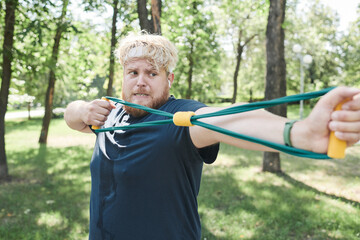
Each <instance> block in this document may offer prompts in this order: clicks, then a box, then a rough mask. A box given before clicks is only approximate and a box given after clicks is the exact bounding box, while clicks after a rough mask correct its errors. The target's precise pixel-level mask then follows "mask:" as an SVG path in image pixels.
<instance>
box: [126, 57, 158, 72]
mask: <svg viewBox="0 0 360 240" xmlns="http://www.w3.org/2000/svg"><path fill="white" fill-rule="evenodd" d="M124 67H125V68H139V67H145V68H146V69H149V70H157V69H158V68H157V66H156V64H155V62H154V61H153V60H152V59H148V58H131V59H129V60H128V61H127V62H126V63H125V64H124Z"/></svg>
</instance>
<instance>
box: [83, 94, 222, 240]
mask: <svg viewBox="0 0 360 240" xmlns="http://www.w3.org/2000/svg"><path fill="white" fill-rule="evenodd" d="M204 106H205V105H204V104H202V103H199V102H196V101H193V100H177V99H175V98H173V97H170V98H169V100H168V101H167V102H166V104H164V105H163V106H162V107H161V108H159V109H160V110H163V111H167V112H171V113H175V112H177V111H196V110H197V109H199V108H202V107H204ZM162 119H166V117H163V116H159V115H154V114H149V115H146V116H145V117H142V118H133V117H131V116H130V115H128V114H126V113H125V112H124V111H123V109H122V106H121V105H120V104H117V108H116V109H114V110H113V111H112V112H111V113H110V115H109V117H108V120H107V121H106V123H105V125H104V127H111V126H121V125H129V124H134V123H139V122H146V121H153V120H162ZM218 150H219V145H218V144H216V145H213V146H210V147H206V148H202V149H197V148H196V147H195V146H194V145H193V143H192V141H191V139H190V134H189V128H188V127H179V126H175V125H174V124H168V125H162V126H151V127H142V128H135V129H130V130H126V131H122V130H118V131H111V132H103V133H98V134H97V140H96V145H95V148H94V153H93V156H92V159H91V164H90V169H91V179H92V181H91V199H90V235H89V239H94V240H95V239H96V240H98V239H103V240H105V239H124V240H138V239H151V240H162V239H163V240H177V239H181V240H191V239H200V237H201V226H200V219H199V215H198V209H197V207H198V206H197V195H198V193H199V188H200V180H201V172H202V167H203V162H206V163H212V162H213V161H215V159H216V156H217V153H218Z"/></svg>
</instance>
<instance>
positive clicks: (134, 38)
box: [114, 32, 178, 73]
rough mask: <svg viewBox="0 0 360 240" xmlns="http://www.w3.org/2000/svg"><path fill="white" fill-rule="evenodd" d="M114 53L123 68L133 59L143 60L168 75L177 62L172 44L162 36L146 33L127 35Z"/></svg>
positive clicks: (175, 50)
mask: <svg viewBox="0 0 360 240" xmlns="http://www.w3.org/2000/svg"><path fill="white" fill-rule="evenodd" d="M114 53H115V56H117V57H118V59H119V62H120V64H121V65H122V66H123V67H124V66H125V64H127V63H128V62H129V61H131V60H133V59H137V58H145V59H147V60H148V61H149V62H150V63H151V64H153V65H154V67H155V68H156V69H160V68H164V69H165V71H166V72H168V73H170V72H173V71H174V68H175V66H176V62H177V60H178V56H177V49H176V47H175V46H174V44H172V43H171V42H170V41H169V40H168V39H167V38H165V37H163V36H160V35H153V34H148V33H146V32H141V34H130V35H128V36H127V37H125V38H124V39H122V40H121V41H120V44H119V47H118V48H117V49H116V50H115V52H114Z"/></svg>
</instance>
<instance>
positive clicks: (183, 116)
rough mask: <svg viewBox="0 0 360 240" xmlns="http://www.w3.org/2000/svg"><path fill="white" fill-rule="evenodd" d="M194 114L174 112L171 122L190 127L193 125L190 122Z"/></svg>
mask: <svg viewBox="0 0 360 240" xmlns="http://www.w3.org/2000/svg"><path fill="white" fill-rule="evenodd" d="M194 115H195V113H194V112H176V113H174V116H173V122H174V124H175V125H176V126H181V127H191V126H194V124H192V123H191V117H192V116H194Z"/></svg>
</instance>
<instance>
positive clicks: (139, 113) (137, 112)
mask: <svg viewBox="0 0 360 240" xmlns="http://www.w3.org/2000/svg"><path fill="white" fill-rule="evenodd" d="M131 96H132V94H130V95H129V94H125V93H124V92H122V98H123V99H124V100H125V101H127V102H131ZM168 99H169V88H164V91H163V92H162V94H161V95H160V97H158V98H153V99H152V101H151V102H150V103H147V104H141V105H143V106H145V107H149V108H153V109H158V108H160V107H161V106H162V105H164V104H165V103H166V102H167V100H168ZM123 108H124V110H125V111H126V113H128V114H130V115H131V116H133V117H143V116H146V115H147V114H149V113H148V112H146V111H144V110H141V109H137V108H133V107H129V106H126V105H124V106H123Z"/></svg>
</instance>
